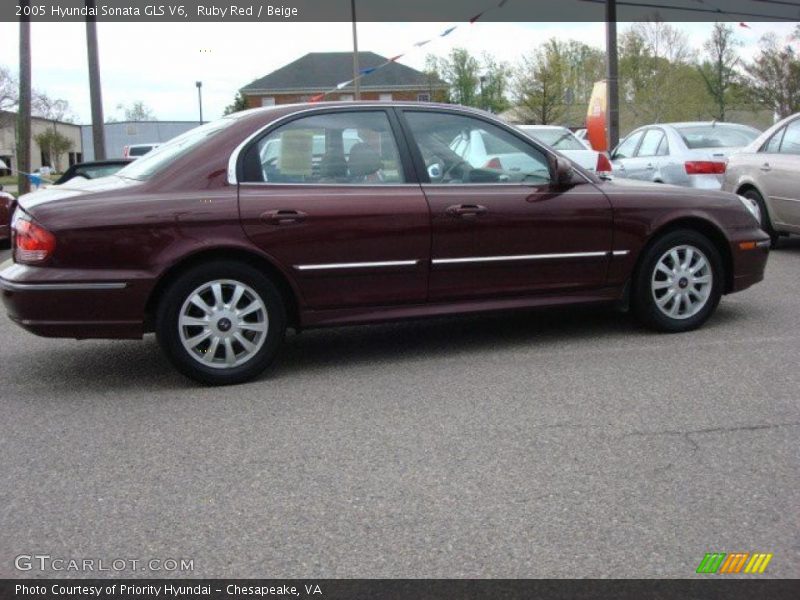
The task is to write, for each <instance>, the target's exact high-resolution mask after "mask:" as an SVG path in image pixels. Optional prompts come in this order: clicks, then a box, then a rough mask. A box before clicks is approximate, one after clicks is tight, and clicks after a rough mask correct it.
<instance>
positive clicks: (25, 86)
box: [17, 1, 31, 195]
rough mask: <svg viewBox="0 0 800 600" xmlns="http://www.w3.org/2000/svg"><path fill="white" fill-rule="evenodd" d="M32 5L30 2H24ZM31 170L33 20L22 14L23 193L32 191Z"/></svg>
mask: <svg viewBox="0 0 800 600" xmlns="http://www.w3.org/2000/svg"><path fill="white" fill-rule="evenodd" d="M21 4H22V6H30V2H28V1H26V2H22V3H21ZM30 170H31V20H30V17H26V16H24V15H23V16H22V17H21V18H20V21H19V109H18V112H17V186H18V187H17V189H18V191H19V193H20V195H22V194H27V193H28V192H30V191H31V183H30V180H29V179H28V177H27V173H29V172H30Z"/></svg>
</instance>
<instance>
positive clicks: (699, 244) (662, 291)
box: [633, 230, 724, 332]
mask: <svg viewBox="0 0 800 600" xmlns="http://www.w3.org/2000/svg"><path fill="white" fill-rule="evenodd" d="M723 283H724V274H723V267H722V259H721V258H720V254H719V251H718V250H717V248H716V247H715V246H714V244H713V243H712V242H711V240H709V239H708V238H707V237H706V236H704V235H702V234H701V233H698V232H696V231H692V230H678V231H672V232H670V233H667V234H666V235H664V236H663V237H661V238H660V239H658V240H657V241H656V242H655V243H654V244H652V245H651V246H650V247H649V248H648V249H647V250H646V251H645V255H644V256H643V258H642V261H641V263H640V265H639V269H638V271H637V273H636V276H635V281H634V298H633V300H634V309H635V313H636V315H637V317H638V318H639V320H641V321H642V322H643V323H644V324H645V325H647V326H649V327H651V328H653V329H657V330H659V331H669V332H680V331H689V330H691V329H695V328H697V327H700V325H702V324H703V323H704V322H705V321H706V320H707V319H708V318H709V317H710V316H711V314H712V313H713V312H714V309H716V307H717V304H719V300H720V297H721V296H722V289H723Z"/></svg>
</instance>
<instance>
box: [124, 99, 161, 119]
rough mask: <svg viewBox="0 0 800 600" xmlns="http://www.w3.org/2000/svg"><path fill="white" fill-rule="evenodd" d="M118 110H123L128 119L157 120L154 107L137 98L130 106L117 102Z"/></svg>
mask: <svg viewBox="0 0 800 600" xmlns="http://www.w3.org/2000/svg"><path fill="white" fill-rule="evenodd" d="M117 110H121V111H123V113H124V114H125V120H126V121H155V119H156V114H155V113H154V112H153V109H151V108H150V107H149V106H147V105H146V104H145V103H144V102H142V101H141V100H137V101H136V102H133V103H131V104H130V105H129V106H124V105H122V104H117Z"/></svg>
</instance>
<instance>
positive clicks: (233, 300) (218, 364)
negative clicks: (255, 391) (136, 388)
mask: <svg viewBox="0 0 800 600" xmlns="http://www.w3.org/2000/svg"><path fill="white" fill-rule="evenodd" d="M285 331H286V308H285V306H284V303H283V300H282V298H281V294H280V292H279V291H278V289H277V288H276V287H275V285H274V284H273V283H272V282H271V281H270V280H269V278H268V277H267V276H266V275H264V274H263V273H262V272H260V271H259V270H258V269H255V268H254V267H251V266H249V265H246V264H242V263H235V262H222V261H215V262H212V263H209V264H205V265H198V266H196V267H193V268H191V269H189V270H188V271H186V272H184V273H183V274H181V275H180V276H179V277H178V278H176V279H175V280H174V281H173V282H172V283H171V285H170V286H169V287H168V288H167V289H166V291H165V293H164V295H163V297H162V300H161V302H160V304H159V307H158V313H157V315H156V336H157V337H158V341H159V343H160V344H161V347H162V348H163V349H164V352H165V353H166V354H167V356H168V357H169V358H170V360H171V361H172V363H173V364H174V365H175V367H176V368H177V369H178V370H179V371H180V372H181V373H183V374H184V375H186V376H188V377H191V378H192V379H195V380H196V381H200V382H202V383H206V384H211V385H226V384H233V383H241V382H244V381H247V380H249V379H252V378H253V377H255V376H257V375H258V374H260V373H261V372H262V371H263V370H264V369H266V368H267V367H268V366H269V365H270V363H271V362H272V361H273V360H274V358H275V355H276V354H277V351H278V348H279V346H280V344H281V342H282V340H283V337H284V333H285Z"/></svg>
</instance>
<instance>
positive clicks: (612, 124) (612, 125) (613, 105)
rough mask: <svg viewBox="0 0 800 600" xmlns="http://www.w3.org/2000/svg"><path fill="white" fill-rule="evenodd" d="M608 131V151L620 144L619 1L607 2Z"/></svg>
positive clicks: (609, 0)
mask: <svg viewBox="0 0 800 600" xmlns="http://www.w3.org/2000/svg"><path fill="white" fill-rule="evenodd" d="M606 92H607V93H606V129H607V130H608V151H609V152H610V151H611V150H613V149H614V148H615V147H616V145H617V144H618V143H619V61H618V58H617V0H606Z"/></svg>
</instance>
